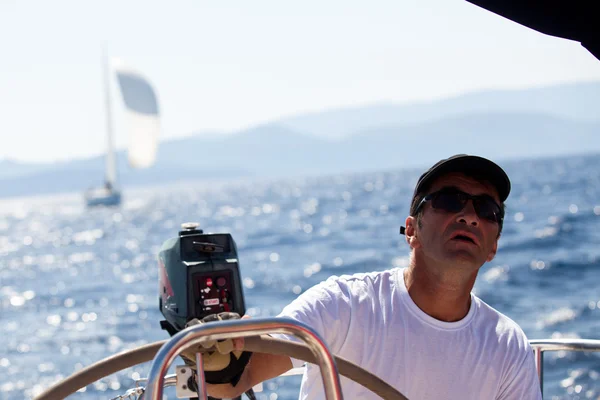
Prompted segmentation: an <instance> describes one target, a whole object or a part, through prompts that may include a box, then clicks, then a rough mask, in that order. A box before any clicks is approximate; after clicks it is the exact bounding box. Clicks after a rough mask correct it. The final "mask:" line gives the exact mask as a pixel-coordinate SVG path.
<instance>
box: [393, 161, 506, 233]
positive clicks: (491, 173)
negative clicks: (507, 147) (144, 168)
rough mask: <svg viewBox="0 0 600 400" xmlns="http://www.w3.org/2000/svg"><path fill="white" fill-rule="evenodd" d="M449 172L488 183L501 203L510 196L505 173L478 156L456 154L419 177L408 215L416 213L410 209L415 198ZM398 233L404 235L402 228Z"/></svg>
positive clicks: (439, 162)
mask: <svg viewBox="0 0 600 400" xmlns="http://www.w3.org/2000/svg"><path fill="white" fill-rule="evenodd" d="M451 172H460V173H464V174H465V175H467V176H472V177H474V178H476V179H477V180H482V181H487V182H489V183H490V184H492V185H493V186H494V187H495V188H496V191H497V192H498V196H499V197H500V201H501V202H504V201H505V200H506V199H507V198H508V195H509V194H510V179H508V175H506V172H504V170H503V169H502V168H500V166H499V165H498V164H496V163H494V162H493V161H490V160H488V159H487V158H483V157H479V156H472V155H469V154H456V155H453V156H452V157H448V158H445V159H443V160H440V161H438V162H437V163H435V164H434V165H433V166H432V167H431V168H429V169H428V170H427V171H425V172H424V173H423V175H421V177H420V178H419V180H418V181H417V186H416V187H415V191H414V193H413V197H412V201H411V210H410V215H413V216H414V213H415V212H416V210H413V209H412V208H413V206H412V205H413V204H415V201H414V200H415V198H416V197H417V196H419V194H421V193H424V192H425V191H427V189H428V188H429V187H430V186H431V184H432V183H433V182H434V181H435V180H436V179H437V178H439V177H441V176H442V175H445V174H448V173H451ZM400 233H404V227H401V228H400Z"/></svg>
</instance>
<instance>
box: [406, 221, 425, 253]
mask: <svg viewBox="0 0 600 400" xmlns="http://www.w3.org/2000/svg"><path fill="white" fill-rule="evenodd" d="M404 225H405V226H406V230H405V232H404V235H405V236H406V243H408V245H409V246H410V247H411V248H413V249H417V248H419V247H421V243H420V242H419V239H418V238H417V218H416V217H413V216H408V217H407V218H406V221H404Z"/></svg>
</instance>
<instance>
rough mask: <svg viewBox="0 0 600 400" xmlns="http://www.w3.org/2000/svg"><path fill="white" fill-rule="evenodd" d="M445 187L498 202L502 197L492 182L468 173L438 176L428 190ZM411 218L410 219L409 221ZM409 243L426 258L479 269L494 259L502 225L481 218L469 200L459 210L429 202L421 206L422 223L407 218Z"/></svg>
mask: <svg viewBox="0 0 600 400" xmlns="http://www.w3.org/2000/svg"><path fill="white" fill-rule="evenodd" d="M443 188H456V189H458V190H460V191H463V192H465V193H468V194H470V195H489V196H491V197H492V198H493V199H494V200H495V201H496V203H497V204H500V198H499V196H498V193H497V191H496V190H495V188H494V187H493V186H492V185H489V184H485V183H481V182H478V181H476V180H474V179H472V178H469V177H467V176H466V175H463V174H459V173H452V174H447V175H444V176H442V177H440V178H438V179H437V180H436V181H435V182H434V183H433V184H432V185H431V188H430V189H429V191H428V193H433V192H436V191H438V190H440V189H443ZM409 220H410V222H409ZM406 222H407V228H408V226H409V225H410V226H411V228H414V229H409V231H408V232H409V235H408V236H410V237H408V239H409V243H410V245H411V247H412V248H414V249H415V250H417V251H418V252H421V253H422V255H423V256H424V257H425V258H426V259H430V260H433V261H434V262H436V263H439V264H440V265H448V264H451V265H456V266H461V267H467V268H469V269H474V270H478V269H479V268H480V267H481V266H482V265H483V264H484V263H485V262H486V261H491V260H492V259H493V258H494V256H495V255H496V250H497V249H498V233H499V229H500V227H499V225H498V223H497V222H494V221H491V220H489V219H485V218H480V217H479V216H478V215H477V213H476V212H475V209H474V207H473V201H472V200H469V201H468V202H467V204H466V205H465V207H464V208H463V209H462V210H460V211H458V212H455V213H452V212H448V211H445V210H442V209H436V208H433V207H432V205H431V202H430V201H428V202H425V203H424V204H423V206H422V209H421V218H420V226H417V220H416V218H414V217H409V218H408V219H407V221H406Z"/></svg>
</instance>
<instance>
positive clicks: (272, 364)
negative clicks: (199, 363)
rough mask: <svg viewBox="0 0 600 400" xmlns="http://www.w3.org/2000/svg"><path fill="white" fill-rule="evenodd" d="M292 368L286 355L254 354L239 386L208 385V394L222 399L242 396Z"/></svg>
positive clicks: (290, 361)
mask: <svg viewBox="0 0 600 400" xmlns="http://www.w3.org/2000/svg"><path fill="white" fill-rule="evenodd" d="M291 368H292V360H290V358H289V357H288V356H285V355H274V354H266V353H253V354H252V357H251V358H250V362H249V363H248V365H247V366H246V368H245V369H244V372H243V373H242V376H241V378H240V381H239V382H238V384H237V385H235V387H234V386H232V385H231V384H229V383H228V384H222V385H212V384H207V390H208V394H209V395H210V396H212V397H217V398H220V399H227V398H234V397H237V396H241V395H242V394H243V393H244V392H246V391H248V390H249V389H251V388H252V387H254V386H255V385H257V384H259V383H261V382H264V381H266V380H269V379H272V378H275V377H277V376H279V375H281V374H283V373H284V372H286V371H289V370H290V369H291Z"/></svg>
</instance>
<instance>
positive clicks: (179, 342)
mask: <svg viewBox="0 0 600 400" xmlns="http://www.w3.org/2000/svg"><path fill="white" fill-rule="evenodd" d="M268 333H283V334H286V335H294V336H297V337H298V338H299V339H301V340H303V341H304V342H306V344H307V345H308V347H309V348H310V350H311V351H312V353H313V355H314V356H315V358H316V359H317V361H318V364H319V367H320V368H321V376H322V378H323V385H324V387H325V395H326V398H327V399H332V400H342V399H343V396H342V389H341V385H340V377H339V374H338V370H337V367H336V365H335V362H334V359H333V355H332V354H331V352H330V351H329V349H328V348H327V345H326V344H325V342H324V341H323V340H322V339H321V338H320V337H319V336H318V335H317V333H316V332H315V331H314V330H313V329H312V328H310V327H309V326H307V325H305V324H302V323H299V322H297V321H294V320H292V319H289V318H252V319H240V320H228V321H222V322H220V323H219V324H200V325H195V326H193V327H190V328H187V329H185V330H183V331H181V332H179V333H177V334H176V335H174V336H173V337H172V338H171V340H169V341H168V342H167V343H165V344H164V345H163V346H162V347H161V348H160V350H159V351H158V353H157V354H156V356H155V357H154V360H153V361H152V366H151V367H150V374H149V375H148V384H147V386H146V392H145V396H144V398H145V399H150V400H162V396H163V385H164V380H165V378H164V376H165V374H166V372H167V370H168V369H169V367H170V366H171V364H172V363H173V361H174V360H175V359H176V358H177V356H179V355H180V354H181V353H182V351H184V350H186V349H187V348H189V347H191V346H194V345H197V344H199V343H201V342H204V341H209V340H224V339H233V338H240V337H248V336H258V335H263V334H268ZM201 357H202V356H201V353H197V354H196V361H197V368H198V398H199V399H204V400H206V399H207V393H206V388H205V383H204V369H203V363H202V359H201Z"/></svg>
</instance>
